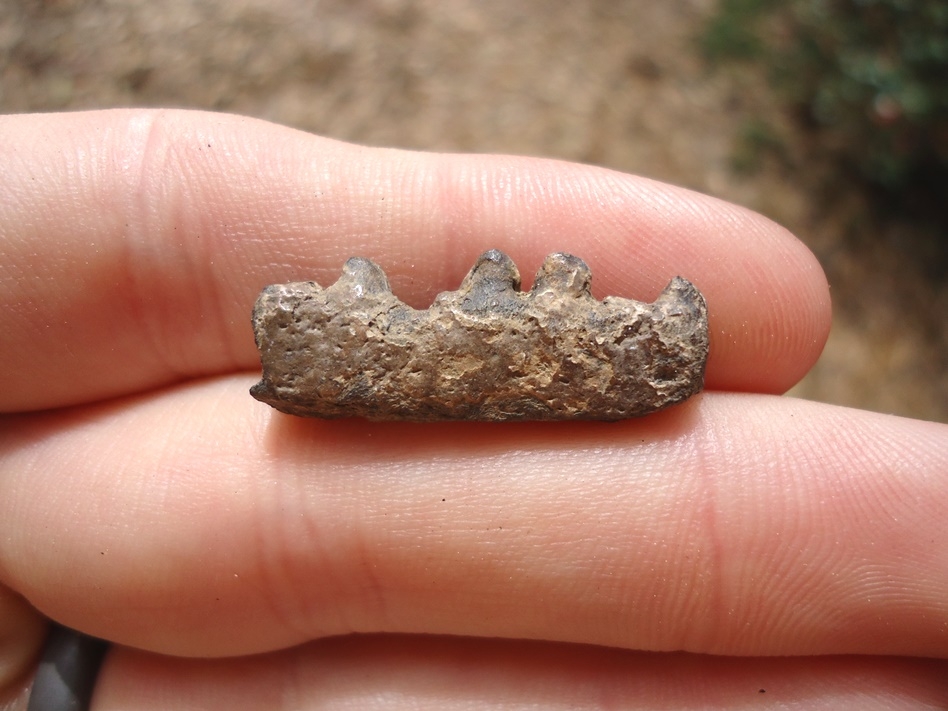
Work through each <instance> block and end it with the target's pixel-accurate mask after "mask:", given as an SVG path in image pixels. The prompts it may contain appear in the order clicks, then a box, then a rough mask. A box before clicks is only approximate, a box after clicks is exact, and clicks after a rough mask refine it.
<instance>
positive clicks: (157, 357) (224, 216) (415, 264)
mask: <svg viewBox="0 0 948 711" xmlns="http://www.w3.org/2000/svg"><path fill="white" fill-rule="evenodd" d="M0 164H2V165H4V172H5V178H4V180H3V181H2V184H0V302H2V303H4V304H5V305H6V306H7V308H5V309H4V310H3V312H2V314H0V332H2V333H4V334H5V335H4V353H3V357H4V360H5V361H6V362H5V364H4V365H5V368H3V369H0V411H17V410H27V409H40V408H49V407H57V406H63V405H69V404H75V403H80V402H85V401H89V400H96V399H101V398H106V397H112V396H117V395H121V394H126V393H130V392H135V391H138V390H142V389H145V388H151V387H157V386H161V385H164V384H168V383H172V382H175V381H178V380H182V379H185V378H190V377H197V376H203V375H208V374H212V373H221V372H228V371H234V370H242V369H250V368H254V367H256V366H257V364H258V359H257V354H256V351H255V349H254V344H253V338H252V334H251V330H250V326H249V312H250V307H251V305H252V303H253V301H254V298H255V297H256V295H257V293H258V292H259V290H260V289H261V288H262V287H263V286H265V285H266V284H269V283H274V282H281V281H295V280H307V279H315V280H316V281H319V282H320V283H321V284H323V285H328V284H329V283H332V282H333V281H335V279H336V278H337V277H338V275H339V270H340V267H341V265H342V263H343V261H344V260H345V259H346V258H347V257H349V256H353V255H360V256H366V257H369V258H371V259H373V260H374V261H376V262H378V263H379V264H380V265H381V266H382V267H383V269H385V271H386V273H387V274H388V276H389V278H390V280H391V282H392V286H393V290H394V291H395V293H396V295H398V296H400V297H401V298H402V299H403V300H405V301H406V302H408V303H409V304H411V305H412V306H415V307H425V306H427V305H428V304H429V303H430V301H431V299H432V298H433V296H434V295H435V294H436V293H437V292H439V291H442V290H446V289H454V288H457V285H458V284H459V282H460V280H461V278H462V277H463V275H464V273H465V272H466V271H467V270H468V269H469V268H470V266H471V265H472V264H473V262H474V260H475V258H476V256H477V255H478V254H480V253H481V252H483V251H485V250H487V249H490V248H498V249H501V250H503V251H505V252H507V253H508V254H509V255H510V256H511V257H512V258H513V259H514V261H515V262H516V263H517V264H518V266H519V267H520V270H521V272H522V273H523V274H524V275H525V281H527V282H528V281H529V275H530V274H531V273H532V271H533V270H535V269H536V268H537V267H538V266H539V265H540V263H541V261H542V259H543V257H544V256H545V255H546V254H548V253H550V252H555V251H566V252H571V253H573V254H576V255H577V256H580V257H582V258H583V259H585V260H586V261H587V262H588V263H589V265H590V267H591V268H592V271H593V275H594V282H593V289H594V292H595V293H596V295H597V296H598V297H599V298H601V297H603V296H605V295H608V294H614V295H618V296H625V297H631V298H639V299H645V300H649V301H651V300H652V299H654V297H655V296H657V294H658V293H659V291H660V290H661V289H662V287H663V286H664V285H665V284H666V283H667V282H668V280H669V279H670V278H671V277H673V276H675V275H681V276H684V277H686V278H687V279H689V280H690V281H692V282H694V283H695V284H696V285H697V286H698V288H699V289H701V290H702V292H703V293H704V295H705V297H706V299H707V301H708V305H709V311H710V322H711V331H712V333H711V357H710V361H709V364H708V371H707V378H706V382H707V386H708V387H709V388H715V389H727V390H747V391H761V392H782V391H784V390H786V389H787V388H789V387H790V386H792V385H793V384H794V383H795V382H796V381H797V380H798V379H799V378H800V377H801V376H802V375H803V374H804V373H805V372H806V371H807V370H808V369H809V367H810V366H811V365H812V364H813V362H815V360H816V358H817V357H818V356H819V353H820V351H821V350H822V347H823V344H824V342H825V339H826V335H827V332H828V329H829V321H830V316H829V313H830V312H829V297H828V289H827V285H826V281H825V277H824V276H823V273H822V270H821V269H820V267H819V265H818V264H817V262H816V260H815V258H814V257H813V255H812V254H811V253H810V252H809V251H808V250H807V249H806V247H804V246H803V245H802V244H801V243H800V242H798V241H797V240H796V239H795V238H794V237H793V236H792V235H790V234H789V233H788V232H786V231H785V230H783V229H782V228H780V227H779V226H777V225H775V224H773V223H772V222H770V221H768V220H766V219H765V218H762V217H760V216H759V215H755V214H753V213H751V212H749V211H747V210H744V209H742V208H739V207H736V206H733V205H729V204H727V203H723V202H721V201H718V200H715V199H713V198H709V197H706V196H703V195H699V194H696V193H692V192H690V191H687V190H683V189H680V188H675V187H672V186H668V185H663V184H659V183H655V182H653V181H650V180H646V179H643V178H637V177H633V176H629V175H623V174H619V173H616V172H613V171H608V170H604V169H599V168H593V167H589V166H580V165H571V164H567V163H562V162H557V161H548V160H539V159H530V158H513V157H508V156H452V155H434V154H421V153H411V152H404V151H394V150H385V149H371V148H363V147H358V146H353V145H349V144H344V143H340V142H336V141H331V140H327V139H322V138H318V137H314V136H311V135H307V134H305V133H301V132H298V131H294V130H291V129H288V128H283V127H279V126H275V125H273V124H268V123H265V122H262V121H256V120H252V119H246V118H241V117H235V116H226V115H218V114H207V113H199V112H183V111H138V110H135V111H108V112H90V113H84V114H61V115H55V114H54V115H41V116H9V117H4V118H2V119H0Z"/></svg>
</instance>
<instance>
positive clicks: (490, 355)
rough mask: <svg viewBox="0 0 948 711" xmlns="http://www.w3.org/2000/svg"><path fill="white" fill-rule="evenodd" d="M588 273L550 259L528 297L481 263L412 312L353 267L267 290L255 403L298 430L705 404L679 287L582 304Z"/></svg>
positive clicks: (362, 264) (496, 255) (379, 276)
mask: <svg viewBox="0 0 948 711" xmlns="http://www.w3.org/2000/svg"><path fill="white" fill-rule="evenodd" d="M590 279H591V274H590V271H589V267H587V266H586V263H585V262H583V261H582V260H581V259H579V258H577V257H573V256H571V255H568V254H560V253H558V254H551V255H550V256H549V257H547V258H546V261H545V262H544V263H543V266H542V267H541V268H540V271H539V272H538V273H537V277H536V281H535V283H534V286H533V288H532V289H531V290H530V291H528V292H521V291H520V274H519V272H518V271H517V267H516V266H515V265H514V263H513V262H512V261H511V260H510V258H509V257H507V255H505V254H503V253H501V252H498V251H496V250H492V251H490V252H486V253H485V254H483V255H482V256H481V257H480V258H479V259H478V260H477V262H476V263H475V265H474V267H473V268H472V269H471V271H470V272H469V273H468V275H467V276H466V277H465V278H464V281H463V282H462V283H461V286H460V288H459V289H458V290H457V291H448V292H443V293H441V294H439V295H438V296H437V297H436V298H435V300H434V303H433V304H432V305H431V307H430V308H428V309H426V310H416V309H413V308H411V307H409V306H408V305H406V304H404V303H402V302H401V301H400V300H399V299H397V298H396V297H395V296H394V295H393V294H392V292H391V289H390V288H389V284H388V280H387V279H386V277H385V274H384V273H383V272H382V270H381V269H380V268H379V267H378V266H377V265H376V264H374V263H373V262H371V261H369V260H368V259H363V258H360V257H353V258H352V259H350V260H349V261H347V262H346V264H345V266H344V267H343V272H342V276H341V277H340V278H339V280H338V281H337V282H336V283H335V284H333V285H332V286H330V287H328V288H325V289H323V288H322V287H320V286H319V285H318V284H316V283H315V282H312V281H308V282H297V283H292V284H275V285H272V286H268V287H267V288H265V289H264V290H263V292H262V293H261V294H260V296H259V298H258V299H257V303H256V304H255V306H254V310H253V328H254V336H255V338H256V342H257V347H258V348H259V350H260V356H261V361H262V364H263V377H262V379H261V381H260V382H259V383H257V384H256V385H254V386H253V388H252V389H251V391H250V392H251V394H252V395H253V396H254V397H255V398H256V399H258V400H260V401H262V402H265V403H267V404H269V405H272V406H273V407H275V408H276V409H278V410H281V411H282V412H286V413H289V414H291V415H301V416H305V417H325V418H337V417H365V418H367V419H371V420H413V421H419V422H430V421H437V420H490V421H503V420H569V419H587V420H620V419H624V418H627V417H636V416H638V415H644V414H647V413H649V412H654V411H656V410H660V409H662V408H665V407H667V406H669V405H673V404H675V403H679V402H681V401H683V400H685V399H687V398H688V397H690V396H691V395H694V394H695V393H697V392H698V391H700V390H701V388H702V386H703V383H704V370H705V364H706V362H707V357H708V313H707V307H706V305H705V302H704V298H703V297H702V296H701V293H700V292H699V291H698V290H697V289H696V288H695V287H694V286H693V285H692V284H691V283H690V282H688V281H686V280H685V279H682V278H680V277H675V278H674V279H672V281H671V282H670V283H669V284H668V286H667V287H666V288H665V290H664V291H663V292H662V293H661V295H659V297H658V299H656V300H655V302H654V303H652V304H644V303H640V302H638V301H632V300H629V299H623V298H618V297H613V296H610V297H606V298H605V299H603V300H602V301H601V302H600V301H597V300H596V299H595V298H593V296H592V294H591V293H590V290H589V283H590Z"/></svg>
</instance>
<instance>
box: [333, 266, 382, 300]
mask: <svg viewBox="0 0 948 711" xmlns="http://www.w3.org/2000/svg"><path fill="white" fill-rule="evenodd" d="M334 286H335V287H336V288H339V287H341V288H344V289H348V290H350V291H352V292H353V293H354V294H355V295H356V296H359V297H361V296H365V295H369V294H387V293H391V291H392V289H391V287H390V286H389V284H388V278H387V277H386V276H385V272H383V271H382V268H381V267H380V266H379V265H378V264H376V263H375V262H373V261H372V260H370V259H366V258H365V257H352V258H351V259H349V260H347V261H346V263H345V265H344V266H343V267H342V276H340V277H339V280H338V281H337V282H336V284H334Z"/></svg>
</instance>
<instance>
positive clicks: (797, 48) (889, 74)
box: [701, 0, 948, 209]
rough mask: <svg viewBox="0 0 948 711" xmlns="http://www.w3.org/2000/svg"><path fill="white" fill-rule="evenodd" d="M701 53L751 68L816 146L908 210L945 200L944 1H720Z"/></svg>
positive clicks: (947, 74) (947, 39) (947, 90)
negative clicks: (763, 72)
mask: <svg viewBox="0 0 948 711" xmlns="http://www.w3.org/2000/svg"><path fill="white" fill-rule="evenodd" d="M701 39H702V48H703V50H704V52H705V54H706V56H708V57H709V58H711V59H712V60H716V61H722V60H734V59H737V60H754V61H756V62H760V63H762V64H763V66H765V67H766V69H767V71H768V74H769V77H770V79H771V81H772V83H773V85H774V86H775V87H776V88H777V90H778V91H779V92H780V93H781V96H783V97H784V98H785V99H786V100H787V101H788V102H789V103H790V104H791V105H792V106H793V107H794V108H795V109H797V111H798V114H799V115H800V116H801V117H803V118H804V119H805V120H806V121H807V122H808V123H809V124H810V125H811V126H812V127H813V128H815V129H816V130H817V131H818V132H819V136H820V144H821V148H822V149H823V150H825V151H827V152H829V153H831V154H832V155H834V156H835V157H837V158H838V159H839V160H840V161H841V162H842V164H843V165H845V166H846V167H847V168H852V169H854V170H855V171H856V172H857V173H858V174H859V175H861V176H862V177H863V178H864V179H865V180H866V181H867V182H868V183H870V184H871V185H873V186H876V187H877V188H880V189H882V190H883V191H884V192H885V193H886V194H887V195H888V196H889V197H891V198H893V199H895V200H896V201H897V202H900V203H902V204H904V205H905V206H907V207H912V206H914V205H916V204H918V203H919V199H920V198H924V199H925V200H927V202H928V203H929V204H937V205H939V206H940V207H941V209H944V207H943V205H944V203H945V202H946V201H948V1H946V0H784V1H783V2H777V1H775V0H721V3H720V5H719V8H718V11H717V13H716V14H715V16H714V17H713V18H712V19H711V21H710V22H709V24H708V26H707V28H706V30H705V33H704V36H703V37H702V38H701Z"/></svg>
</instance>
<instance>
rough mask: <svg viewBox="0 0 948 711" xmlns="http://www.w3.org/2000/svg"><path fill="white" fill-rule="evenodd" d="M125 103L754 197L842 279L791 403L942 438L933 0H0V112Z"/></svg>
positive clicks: (936, 6)
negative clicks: (901, 424) (547, 161)
mask: <svg viewBox="0 0 948 711" xmlns="http://www.w3.org/2000/svg"><path fill="white" fill-rule="evenodd" d="M118 106H169V107H190V108H203V109H212V110H219V111H228V112H236V113H242V114H248V115H252V116H257V117H260V118H264V119H269V120H272V121H276V122H279V123H283V124H287V125H291V126H295V127H298V128H302V129H305V130H308V131H313V132H316V133H320V134H324V135H327V136H333V137H336V138H341V139H346V140H351V141H356V142H359V143H365V144H371V145H385V146H397V147H405V148H418V149H428V150H442V151H476V152H509V153H518V154H527V155H536V156H548V157H557V158H564V159H567V160H573V161H582V162H585V163H592V164H597V165H602V166H607V167H610V168H614V169H618V170H622V171H627V172H632V173H638V174H641V175H645V176H649V177H651V178H656V179H659V180H664V181H667V182H671V183H675V184H678V185H683V186H686V187H689V188H692V189H695V190H699V191H702V192H705V193H710V194H712V195H715V196H718V197H720V198H723V199H725V200H730V201H733V202H737V203H740V204H742V205H745V206H747V207H749V208H752V209H754V210H757V211H759V212H761V213H763V214H765V215H767V216H769V217H770V218H772V219H774V220H776V221H777V222H779V223H781V224H783V225H784V226H786V227H787V228H789V229H790V230H791V231H793V232H794V233H795V234H796V235H798V236H799V237H800V238H801V239H802V240H804V241H805V242H806V243H807V244H808V245H809V247H810V248H811V249H812V250H813V251H814V252H815V253H816V255H817V257H818V258H819V259H820V261H821V263H822V264H823V267H824V269H825V270H826V272H827V274H828V276H829V280H830V283H831V285H832V295H833V301H834V325H833V331H832V335H831V336H830V340H829V344H828V345H827V348H826V350H825V352H824V354H823V356H822V358H821V360H820V362H819V363H818V364H817V366H816V368H815V369H814V370H813V372H812V373H811V374H810V375H809V376H807V378H806V379H805V380H804V381H803V382H802V383H801V384H800V385H798V386H797V387H796V388H795V389H794V391H793V394H794V395H797V396H800V397H806V398H811V399H817V400H822V401H825V402H832V403H838V404H844V405H850V406H856V407H862V408H866V409H871V410H876V411H880V412H888V413H895V414H901V415H908V416H913V417H920V418H925V419H931V420H939V421H942V422H948V286H946V284H948V278H946V274H948V218H946V214H948V208H946V207H945V205H946V204H948V3H946V2H944V0H931V1H929V0H914V1H913V0H823V1H822V2H820V1H819V0H781V1H780V2H777V1H776V0H662V2H655V1H654V0H572V1H569V2H567V1H565V0H563V1H560V0H546V1H545V2H541V1H540V0H163V1H162V2H154V1H152V0H0V111H3V112H5V113H9V112H23V111H54V110H65V109H70V110H72V109H84V108H105V107H118Z"/></svg>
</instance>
